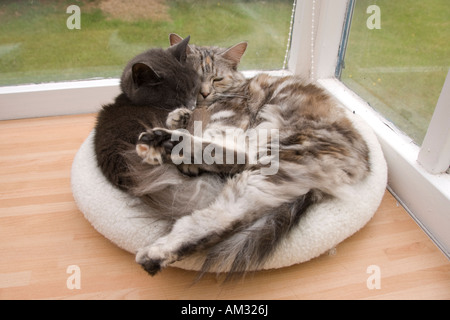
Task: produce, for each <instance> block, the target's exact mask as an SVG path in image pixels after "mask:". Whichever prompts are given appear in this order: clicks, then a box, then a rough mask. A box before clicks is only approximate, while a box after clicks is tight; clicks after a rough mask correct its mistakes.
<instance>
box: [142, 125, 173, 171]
mask: <svg viewBox="0 0 450 320" xmlns="http://www.w3.org/2000/svg"><path fill="white" fill-rule="evenodd" d="M172 148H173V142H172V141H171V133H170V131H166V130H149V131H146V132H142V133H141V134H140V135H139V138H138V142H137V144H136V152H137V154H138V155H139V156H140V157H141V158H142V159H143V161H144V162H146V163H148V164H151V165H160V164H163V163H165V162H168V161H169V160H170V154H171V151H172Z"/></svg>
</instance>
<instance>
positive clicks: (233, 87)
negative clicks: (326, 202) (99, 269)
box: [134, 35, 370, 275]
mask: <svg viewBox="0 0 450 320" xmlns="http://www.w3.org/2000/svg"><path fill="white" fill-rule="evenodd" d="M170 38H171V43H172V44H173V45H176V44H177V43H180V42H182V39H181V37H179V36H177V35H171V37H170ZM246 47H247V44H246V43H240V44H237V45H236V46H233V47H231V48H228V49H223V48H216V47H197V46H193V45H190V46H189V48H188V58H187V61H188V62H189V63H191V64H192V65H193V66H194V67H195V69H196V70H197V72H198V74H199V76H200V78H201V85H200V92H199V95H198V103H197V105H198V108H197V109H196V110H194V111H192V110H189V109H187V108H180V109H177V110H174V111H173V112H171V114H170V115H169V116H168V118H167V121H166V126H161V127H160V128H152V129H149V130H146V131H144V132H142V133H140V135H139V141H138V143H137V145H136V153H137V154H138V155H139V156H140V157H141V158H142V159H143V160H144V162H146V163H147V164H149V168H150V167H151V168H154V167H158V166H168V165H169V166H170V165H172V166H173V167H175V166H177V167H178V168H179V170H180V171H182V172H184V173H186V174H189V175H194V177H193V178H191V179H194V180H196V179H202V177H211V175H212V176H216V177H217V176H220V177H223V178H222V180H221V181H218V182H217V181H216V184H215V187H214V188H213V189H214V191H213V193H214V197H213V200H211V198H210V202H209V203H206V202H204V203H201V205H197V206H192V207H190V208H189V210H191V209H193V211H192V212H191V213H190V214H187V215H179V217H178V218H177V219H176V220H175V221H174V224H173V226H172V228H171V230H170V231H169V232H168V233H167V234H166V235H164V236H162V237H161V238H159V239H158V240H157V241H156V242H155V243H152V244H150V245H149V246H147V247H145V248H142V249H141V250H140V251H139V252H138V254H137V256H136V260H137V262H139V263H140V264H142V265H143V267H144V268H145V269H146V270H147V271H148V272H149V273H150V274H152V275H153V274H155V273H157V272H158V271H159V270H160V269H161V268H164V267H166V266H168V265H170V264H171V263H173V262H175V261H178V260H180V259H183V258H184V257H186V256H188V255H190V254H192V253H195V252H198V251H202V250H203V251H205V254H206V260H205V261H204V264H203V268H202V271H203V272H207V271H208V270H210V269H211V268H212V267H214V269H215V270H219V271H228V272H230V274H231V275H232V274H233V273H245V272H247V271H249V270H254V269H257V268H258V267H260V266H261V265H262V264H263V263H264V262H265V261H266V260H267V258H268V257H270V254H271V253H272V252H273V250H274V249H275V248H276V246H277V244H279V243H280V240H281V239H282V238H283V237H284V236H286V235H287V234H288V233H289V231H290V230H291V229H292V227H293V226H295V225H297V223H298V222H299V219H300V217H301V215H302V214H303V213H304V212H305V211H306V210H307V209H308V208H309V207H310V206H312V205H314V204H315V203H317V202H319V201H323V199H324V198H329V197H342V196H346V195H347V194H346V192H347V187H348V186H349V185H352V184H355V183H357V182H359V181H361V180H363V179H365V177H366V176H367V175H368V173H369V171H370V161H369V152H368V148H367V145H366V143H365V141H364V140H363V139H362V137H361V135H360V134H359V133H358V132H357V131H356V129H355V128H354V127H353V125H352V123H351V121H350V120H349V118H348V117H347V114H346V112H345V111H344V110H343V109H342V108H341V107H339V106H338V105H337V103H336V102H335V101H334V100H333V99H332V98H331V97H330V96H329V95H328V94H327V93H326V92H325V91H324V90H322V89H320V88H319V87H318V86H316V85H315V84H314V83H312V82H308V81H303V80H302V79H301V78H299V77H295V76H287V77H273V76H269V75H266V74H260V75H258V76H256V77H254V78H251V79H245V78H244V77H243V76H242V74H241V73H240V72H238V71H237V66H238V64H239V61H240V59H241V57H242V55H243V54H244V52H245V49H246ZM196 112H197V114H198V113H200V114H201V117H200V118H201V120H202V123H201V129H202V136H199V135H196V134H193V132H192V126H193V125H192V122H194V120H195V117H196ZM194 124H195V122H194ZM198 124H199V122H197V125H198ZM194 127H195V126H194ZM186 129H188V130H186ZM269 131H270V132H271V133H274V134H273V135H269V134H266V135H263V136H264V137H265V139H260V138H261V137H260V136H259V135H258V133H260V132H266V133H267V132H269ZM230 132H232V133H233V135H234V138H236V139H227V138H226V136H227V134H229V133H230ZM255 132H256V135H255V134H253V133H255ZM224 137H225V138H224ZM236 141H241V142H242V141H247V142H248V144H247V145H251V143H252V141H253V142H254V141H256V142H257V143H256V144H254V146H256V147H255V148H254V149H253V150H252V149H251V148H242V145H240V144H239V143H236ZM180 145H182V146H183V148H180ZM196 146H197V150H198V148H200V151H201V152H200V154H201V156H202V157H203V161H198V160H199V159H198V154H199V153H198V152H197V153H196V152H195V151H193V150H195V147H196ZM205 155H209V157H210V158H212V159H213V160H220V159H222V160H223V159H228V160H231V159H232V160H234V161H229V162H224V161H212V162H213V163H211V161H210V160H211V159H206V158H205ZM227 157H228V158H227ZM239 157H241V160H242V159H244V160H243V161H240V162H239V161H236V160H237V159H238V158H239ZM274 168H275V170H272V169H274ZM195 175H198V176H196V177H195ZM134 192H136V194H140V195H144V194H148V193H149V189H148V184H147V183H146V182H145V181H144V180H142V181H141V183H139V182H138V183H137V185H136V188H134ZM206 192H208V191H207V190H206ZM190 195H191V196H192V193H191V194H190ZM192 199H195V196H194V197H193V198H191V200H192ZM196 207H197V208H196Z"/></svg>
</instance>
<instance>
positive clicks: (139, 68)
mask: <svg viewBox="0 0 450 320" xmlns="http://www.w3.org/2000/svg"><path fill="white" fill-rule="evenodd" d="M131 70H132V75H133V81H134V83H135V84H136V86H137V87H140V86H142V85H143V84H149V85H157V84H160V83H161V82H162V78H161V77H160V76H159V75H158V73H156V71H155V70H153V69H152V67H150V66H148V65H146V64H145V63H141V62H138V63H135V64H133V67H132V69H131Z"/></svg>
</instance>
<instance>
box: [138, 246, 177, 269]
mask: <svg viewBox="0 0 450 320" xmlns="http://www.w3.org/2000/svg"><path fill="white" fill-rule="evenodd" d="M176 260H177V259H176V257H174V256H173V255H171V254H169V253H167V252H164V251H163V248H162V247H161V246H157V245H156V246H150V247H145V248H143V249H141V250H139V251H138V253H137V254H136V262H137V263H139V264H140V265H141V266H142V268H144V270H145V271H147V272H148V273H149V274H150V275H152V276H154V275H155V274H157V273H158V272H159V271H161V269H163V268H164V267H166V266H168V265H169V264H170V263H172V262H174V261H176Z"/></svg>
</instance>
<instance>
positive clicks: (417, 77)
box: [341, 0, 450, 145]
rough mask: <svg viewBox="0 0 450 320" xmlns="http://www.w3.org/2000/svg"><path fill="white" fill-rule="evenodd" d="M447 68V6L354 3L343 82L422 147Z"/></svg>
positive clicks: (416, 1) (409, 1)
mask: <svg viewBox="0 0 450 320" xmlns="http://www.w3.org/2000/svg"><path fill="white" fill-rule="evenodd" d="M449 67H450V5H449V1H448V0H430V1H421V0H402V1H392V0H357V1H356V5H355V8H354V13H353V20H352V24H351V29H350V37H349V42H348V46H347V51H346V54H345V69H344V70H343V73H342V77H341V80H342V81H343V82H344V83H345V84H346V85H348V86H349V87H350V88H351V89H353V90H354V91H355V92H357V93H358V94H359V95H360V96H361V97H363V98H364V99H365V100H367V101H368V102H369V103H370V105H371V106H372V107H373V108H375V109H376V110H377V111H379V112H380V113H381V114H383V116H385V117H386V118H387V119H389V120H390V121H391V122H393V123H394V124H395V125H396V126H398V127H399V128H400V129H401V130H403V131H404V132H405V133H406V134H408V135H409V136H410V137H411V138H413V140H414V141H415V142H416V143H417V144H418V145H421V144H422V141H423V139H424V137H425V134H426V130H427V128H428V125H429V123H430V120H431V117H432V115H433V111H434V108H435V107H436V103H437V100H438V98H439V95H440V93H441V90H442V86H443V84H444V81H445V77H446V75H447V72H448V70H449Z"/></svg>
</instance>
